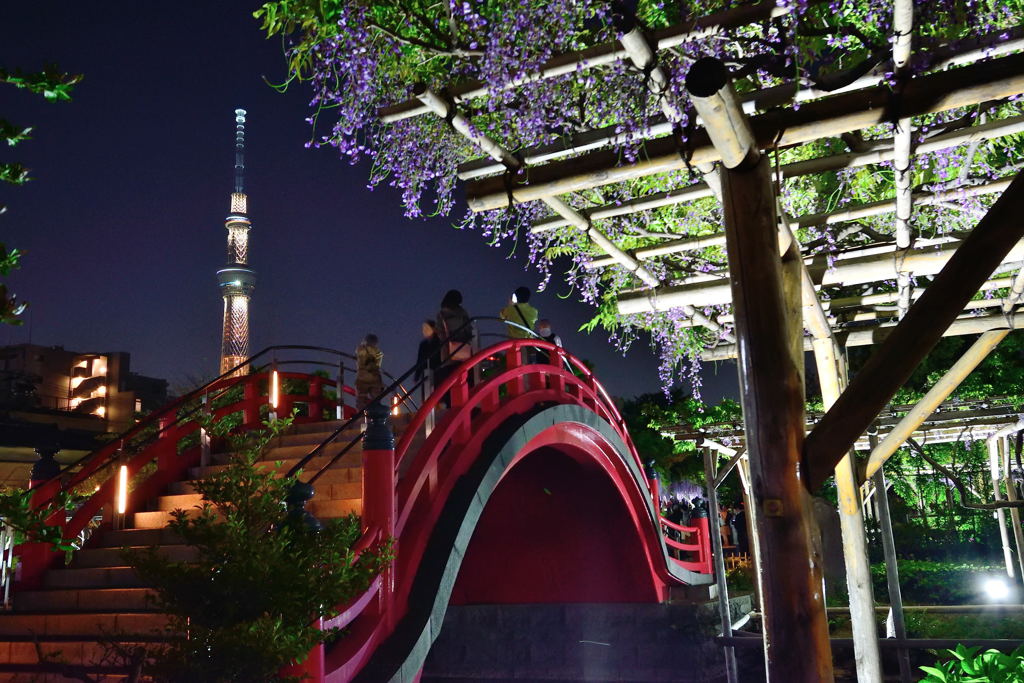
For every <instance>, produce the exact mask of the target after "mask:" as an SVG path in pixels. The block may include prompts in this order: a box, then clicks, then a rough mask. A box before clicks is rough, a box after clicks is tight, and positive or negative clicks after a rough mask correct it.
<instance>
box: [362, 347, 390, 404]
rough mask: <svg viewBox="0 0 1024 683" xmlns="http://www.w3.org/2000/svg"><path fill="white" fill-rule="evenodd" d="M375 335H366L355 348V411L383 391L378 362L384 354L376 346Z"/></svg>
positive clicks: (382, 380) (382, 379)
mask: <svg viewBox="0 0 1024 683" xmlns="http://www.w3.org/2000/svg"><path fill="white" fill-rule="evenodd" d="M378 343H379V340H378V339H377V335H375V334H368V335H366V337H365V338H364V339H363V341H362V343H361V344H360V345H359V346H357V347H356V410H362V409H363V408H365V407H366V406H367V404H369V403H370V401H372V400H373V398H374V397H375V396H377V395H378V394H380V393H381V392H382V391H384V378H383V377H382V376H381V373H380V362H381V360H383V359H384V353H383V352H382V351H381V350H380V347H378V346H377V344H378Z"/></svg>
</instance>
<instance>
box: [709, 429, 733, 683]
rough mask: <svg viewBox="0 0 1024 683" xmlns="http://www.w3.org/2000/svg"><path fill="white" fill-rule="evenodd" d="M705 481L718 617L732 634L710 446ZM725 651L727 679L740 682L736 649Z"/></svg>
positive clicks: (728, 634)
mask: <svg viewBox="0 0 1024 683" xmlns="http://www.w3.org/2000/svg"><path fill="white" fill-rule="evenodd" d="M703 451H704V481H705V482H706V486H705V488H706V489H707V492H708V518H709V519H708V522H710V524H709V526H710V528H711V548H712V551H713V552H714V557H715V576H716V577H717V579H718V618H719V621H720V622H721V628H722V635H723V636H725V637H731V636H732V614H731V612H730V610H729V582H728V581H727V580H726V575H725V550H723V548H722V530H721V526H722V517H721V513H720V511H719V509H718V491H717V489H716V487H715V479H716V477H715V469H716V467H715V463H716V461H717V460H718V455H717V454H713V453H712V450H711V449H710V448H704V449H703ZM723 651H724V653H725V680H726V681H727V682H728V683H738V681H739V676H738V672H737V670H736V651H735V650H734V649H733V648H732V647H730V646H728V645H727V646H725V647H724V648H723Z"/></svg>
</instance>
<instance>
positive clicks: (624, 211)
mask: <svg viewBox="0 0 1024 683" xmlns="http://www.w3.org/2000/svg"><path fill="white" fill-rule="evenodd" d="M1022 130H1024V128H1022ZM1009 185H1010V181H1009V180H996V181H993V182H991V183H985V184H983V185H973V186H969V187H964V188H958V189H954V190H943V191H941V192H916V193H913V196H914V198H915V201H916V202H917V204H919V205H921V206H934V205H939V204H942V203H944V202H948V201H950V200H956V199H963V198H965V197H980V196H982V195H988V194H996V193H999V192H1003V191H1005V190H1006V188H1007V187H1009ZM707 192H708V195H707V196H711V195H710V193H711V191H710V190H708V191H707ZM665 205H666V204H661V206H665ZM636 206H637V204H634V205H632V208H635V207H636ZM895 210H896V200H895V199H885V200H882V201H877V202H869V203H867V204H861V205H858V206H851V207H848V208H844V209H837V210H835V211H828V212H825V213H815V214H806V215H803V216H798V217H796V218H795V219H792V222H793V224H794V226H795V227H796V228H807V227H810V226H813V225H833V224H836V223H845V222H848V221H854V220H859V219H861V218H867V217H870V216H879V215H882V214H885V213H891V212H893V211H895ZM631 213H635V212H634V211H632V210H631V209H630V208H626V207H625V204H624V205H623V207H618V209H617V212H616V213H615V214H614V215H617V216H622V215H628V214H631ZM588 215H589V216H590V217H591V218H593V217H594V214H588ZM602 215H604V214H602ZM561 224H562V221H560V220H559V221H551V222H544V223H538V224H536V225H535V226H534V227H533V228H531V231H532V232H544V231H546V230H550V229H553V228H554V227H558V225H561ZM541 227H543V230H542V229H541ZM724 240H725V234H724V233H717V234H712V235H702V236H699V237H686V238H682V239H678V240H672V241H669V242H665V243H664V244H659V245H656V246H653V247H645V248H643V249H638V250H636V252H635V253H634V255H635V256H636V258H637V259H639V260H645V259H651V258H655V257H657V256H667V255H668V254H675V253H679V252H684V251H690V250H692V249H704V248H706V247H710V246H717V245H719V244H722V243H724ZM615 263H616V261H615V259H613V258H611V257H607V258H595V259H593V260H592V261H590V262H589V263H588V264H587V268H601V267H604V266H610V265H613V264H615Z"/></svg>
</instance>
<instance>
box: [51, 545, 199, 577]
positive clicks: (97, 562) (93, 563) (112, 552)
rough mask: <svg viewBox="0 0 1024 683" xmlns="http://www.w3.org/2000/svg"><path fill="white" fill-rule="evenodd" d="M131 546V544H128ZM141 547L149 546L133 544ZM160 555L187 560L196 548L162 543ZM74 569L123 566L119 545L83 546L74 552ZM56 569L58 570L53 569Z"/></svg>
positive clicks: (190, 558)
mask: <svg viewBox="0 0 1024 683" xmlns="http://www.w3.org/2000/svg"><path fill="white" fill-rule="evenodd" d="M129 547H132V546H129ZM134 547H136V548H139V549H141V548H143V547H149V546H134ZM159 552H160V554H161V555H163V556H165V557H168V558H170V559H172V560H175V561H177V562H189V561H191V560H194V559H195V557H196V549H195V548H193V547H191V546H187V545H162V546H160V548H159ZM71 566H72V568H74V569H88V568H95V567H123V566H125V565H124V555H123V553H122V552H121V548H120V547H116V548H83V549H82V550H79V551H78V552H76V553H75V554H74V556H73V557H72V560H71ZM55 571H58V570H55Z"/></svg>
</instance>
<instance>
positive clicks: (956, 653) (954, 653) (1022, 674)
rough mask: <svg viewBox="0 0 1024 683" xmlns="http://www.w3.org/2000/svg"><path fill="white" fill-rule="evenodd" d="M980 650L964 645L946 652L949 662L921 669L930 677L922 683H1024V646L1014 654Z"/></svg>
mask: <svg viewBox="0 0 1024 683" xmlns="http://www.w3.org/2000/svg"><path fill="white" fill-rule="evenodd" d="M980 650H981V648H980V647H964V646H963V645H957V646H956V649H955V650H946V652H948V653H949V659H946V660H945V661H942V660H940V661H938V662H936V663H935V666H922V667H921V670H922V671H924V672H925V673H926V674H928V675H927V676H925V677H924V678H922V679H921V683H990V682H991V683H995V682H998V683H1024V646H1021V647H1018V648H1017V649H1016V650H1014V651H1013V652H1011V653H1010V654H1005V653H1002V652H1000V651H999V650H986V651H985V652H979V651H980Z"/></svg>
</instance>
